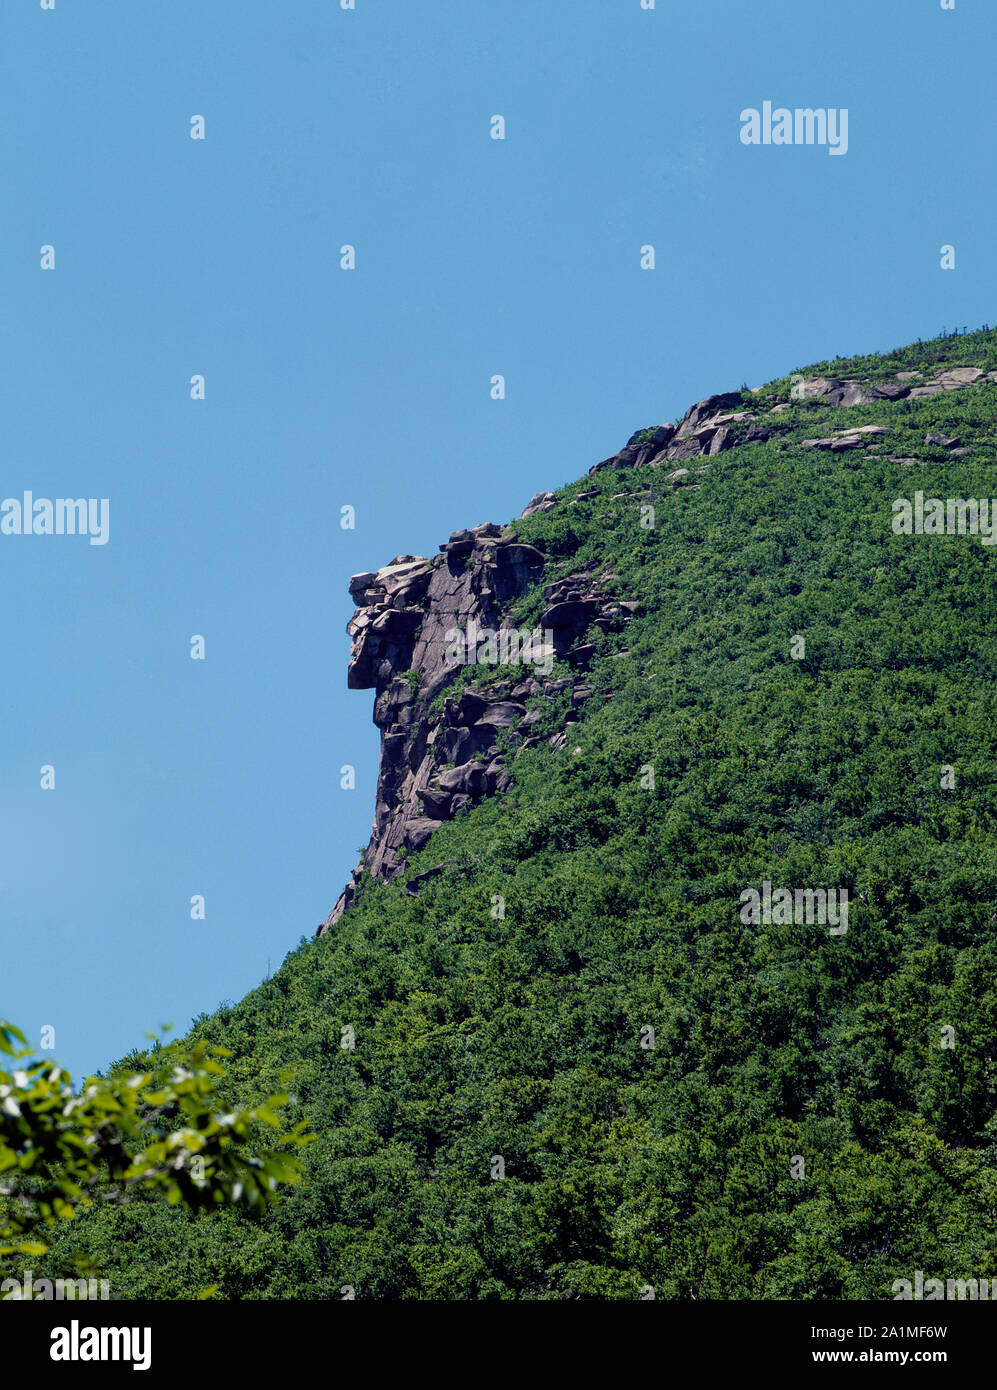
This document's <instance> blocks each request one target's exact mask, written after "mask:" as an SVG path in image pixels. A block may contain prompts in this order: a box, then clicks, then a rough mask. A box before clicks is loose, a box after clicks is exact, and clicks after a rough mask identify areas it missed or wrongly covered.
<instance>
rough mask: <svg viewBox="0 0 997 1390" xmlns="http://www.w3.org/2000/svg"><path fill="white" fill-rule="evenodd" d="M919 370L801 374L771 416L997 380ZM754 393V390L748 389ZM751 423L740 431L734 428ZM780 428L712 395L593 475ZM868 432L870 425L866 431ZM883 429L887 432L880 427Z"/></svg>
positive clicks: (737, 396) (827, 443)
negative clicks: (874, 375)
mask: <svg viewBox="0 0 997 1390" xmlns="http://www.w3.org/2000/svg"><path fill="white" fill-rule="evenodd" d="M920 375H921V374H920V373H919V372H897V373H896V376H895V379H894V380H892V381H877V382H873V381H868V380H860V381H843V380H840V379H838V378H837V377H824V376H818V377H800V378H798V379H797V380H796V381H795V382H794V385H793V387H792V391H791V397H792V399H791V400H788V401H780V402H779V403H778V404H776V405H775V406H772V407H771V408H770V409H769V410H768V411H767V412H766V414H768V415H776V416H778V415H780V414H782V412H783V411H786V410H791V409H792V407H793V405H794V404H801V403H802V404H805V403H810V404H813V405H817V406H824V407H826V408H828V409H837V408H839V407H850V406H857V405H871V404H873V403H876V402H878V403H889V402H891V401H900V400H907V399H910V400H919V399H921V398H923V397H925V396H937V395H940V394H942V392H945V391H961V390H963V389H964V388H965V387H967V386H972V385H974V384H975V383H976V382H978V381H980V380H983V379H988V380H990V381H997V372H989V373H984V372H983V371H982V370H981V368H979V367H948V368H946V369H944V370H941V371H938V372H935V374H934V375H933V376H932V377H930V378H929V379H928V380H927V381H920V380H919V378H920ZM748 394H749V395H750V394H753V393H750V392H749V393H748ZM739 425H746V426H747V429H746V430H744V431H742V432H741V433H740V434H737V433H735V431H734V430H733V429H732V426H739ZM774 428H775V426H773V425H766V424H764V423H763V422H762V421H761V419H760V418H759V414H758V412H757V411H755V410H752V409H750V408H748V407H747V406H746V405H745V393H743V392H741V391H727V392H724V393H722V394H720V395H716V396H707V398H706V399H705V400H703V401H697V402H696V404H695V405H692V406H690V407H689V409H688V410H687V411H686V413H685V414H684V415H683V417H682V419H681V420H680V421H679V422H678V424H677V425H670V424H668V425H658V426H656V427H654V428H651V429H644V430H638V431H637V432H636V433H635V434H632V435H631V436H630V438H629V439H628V440H627V442H626V444H625V445H624V446H623V448H622V449H621V450H620V451H619V453H617V454H613V455H612V456H611V457H610V458H607V459H603V460H602V462H601V463H597V464H595V465H594V466H593V467H592V468H590V469H589V474H590V475H591V474H594V473H598V472H599V471H600V470H601V469H604V468H613V469H623V468H643V467H645V466H648V465H649V466H651V467H657V466H659V465H661V464H663V463H670V462H687V461H688V460H690V459H694V458H699V457H701V456H704V455H705V456H707V457H714V456H716V455H717V454H722V453H726V452H727V451H728V450H729V449H733V448H736V447H737V445H738V444H739V443H745V444H753V443H761V442H764V441H765V440H766V439H769V438H771V436H772V433H773V429H774ZM866 432H867V433H868V432H869V431H868V429H867V430H866ZM880 432H881V433H882V432H884V431H882V430H880ZM861 434H862V431H861V430H846V431H841V432H840V433H839V434H837V435H833V436H831V437H829V438H827V439H814V440H806V441H804V442H805V444H806V445H807V446H808V447H809V448H826V449H831V450H832V451H834V452H839V451H840V450H844V449H854V448H859V447H861ZM549 496H550V494H538V496H537V497H535V498H534V499H533V502H532V503H531V504H530V507H529V508H528V509H527V511H526V512H524V513H523V515H524V516H526V515H529V514H530V513H531V512H532V511H538V510H544V511H546V510H549V508H550V505H552V504H551V503H549V502H546V501H545V504H544V505H543V506H542V507H541V506H536V505H534V504H536V503H538V502H539V501H540V499H541V497H542V498H544V499H546V498H548V497H549Z"/></svg>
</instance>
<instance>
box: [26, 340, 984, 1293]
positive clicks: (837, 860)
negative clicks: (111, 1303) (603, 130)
mask: <svg viewBox="0 0 997 1390" xmlns="http://www.w3.org/2000/svg"><path fill="white" fill-rule="evenodd" d="M964 368H975V369H978V371H977V372H972V371H965V370H963V371H961V372H960V371H959V370H958V369H964ZM943 372H944V373H947V374H948V375H946V376H944V377H943V376H940V375H939V373H943ZM995 372H997V332H990V331H984V332H981V333H974V334H968V335H960V336H958V337H951V338H942V339H937V340H934V341H932V342H929V343H925V344H918V345H916V346H913V347H909V348H906V349H904V350H902V351H900V352H896V353H893V354H890V355H889V356H888V357H882V358H875V357H867V358H862V359H860V360H855V361H852V362H849V361H843V360H841V359H838V360H835V361H833V362H827V363H824V364H822V365H821V366H820V367H819V368H814V369H811V370H809V371H805V372H802V373H800V374H798V375H797V376H796V377H786V378H783V379H781V380H779V381H777V382H773V383H772V384H771V385H769V386H767V387H765V388H762V389H761V390H759V391H757V392H752V391H750V390H747V389H746V388H745V389H744V390H743V391H739V392H734V393H728V397H725V398H724V402H725V403H721V405H720V406H719V407H718V408H717V409H715V410H713V411H712V413H711V411H710V409H707V410H705V411H700V413H699V415H698V416H697V415H694V414H690V415H689V416H688V417H687V421H686V429H685V431H684V433H683V430H681V429H679V430H678V432H677V433H675V432H674V430H672V433H671V434H669V433H668V431H666V432H665V434H663V435H662V434H659V433H657V431H658V430H659V427H658V426H650V427H649V428H648V429H646V430H641V431H638V432H637V434H635V435H634V436H633V437H632V439H631V441H630V447H629V452H627V451H626V450H625V451H621V454H620V455H618V456H616V458H615V459H614V460H607V461H606V465H605V466H602V467H599V468H597V469H596V470H594V471H593V472H592V473H587V472H586V470H587V469H588V467H589V465H590V464H591V463H592V462H593V460H572V459H567V458H566V459H564V460H563V461H562V466H563V472H564V474H565V475H568V476H570V475H575V474H578V473H583V474H584V476H583V477H582V478H581V480H580V481H577V482H572V483H570V484H568V485H567V486H565V487H563V488H561V489H560V490H558V491H556V492H555V493H553V494H552V495H551V496H549V497H548V498H547V500H545V501H543V502H542V504H540V505H538V507H537V509H535V510H532V511H531V514H530V515H527V516H524V517H523V518H521V519H519V520H517V521H515V522H514V523H512V526H511V529H507V530H506V531H505V532H504V533H503V535H504V536H505V537H506V538H508V537H509V536H514V537H515V539H516V541H517V542H519V543H521V545H522V546H523V547H527V548H528V547H533V548H534V549H535V550H536V551H537V552H539V553H540V554H541V555H542V557H543V564H544V568H543V572H542V573H540V574H539V575H538V576H537V577H536V578H535V579H531V580H530V582H529V583H528V585H527V586H526V587H525V588H524V590H523V592H522V593H520V594H519V596H517V597H514V598H510V599H508V600H501V598H500V599H498V600H496V602H497V603H498V605H499V608H500V609H501V613H502V618H503V621H504V622H506V623H507V624H510V625H514V626H515V627H517V628H519V629H524V628H534V627H536V626H541V627H542V626H543V623H542V619H543V617H544V614H545V612H546V611H547V610H548V609H549V607H550V603H551V595H550V592H548V593H547V594H545V589H548V590H549V588H550V586H551V585H552V584H554V583H558V582H560V581H563V580H565V579H568V580H573V579H574V578H575V577H576V576H577V577H578V583H579V585H580V586H581V587H582V588H585V589H586V592H587V589H588V588H591V586H592V585H593V584H597V585H598V588H599V592H600V594H604V595H608V596H609V601H612V600H613V599H617V600H619V603H618V604H617V607H619V605H620V604H623V603H624V602H625V603H626V604H627V605H629V606H628V607H627V608H626V611H625V614H624V617H625V619H626V620H625V622H623V621H621V622H619V623H614V622H613V621H610V620H606V621H604V622H602V623H601V625H593V626H591V627H590V628H589V629H588V630H587V631H584V632H581V633H579V634H577V636H576V638H574V639H573V640H576V642H577V648H576V649H575V650H576V651H577V649H581V648H585V649H590V650H585V651H583V652H582V653H581V654H580V655H578V654H575V655H572V653H567V654H566V653H564V652H562V651H558V653H557V659H556V661H555V662H554V665H553V669H552V670H551V671H550V672H549V674H548V675H546V676H542V677H541V676H538V677H537V681H536V682H535V684H537V685H538V689H537V691H536V692H535V693H526V694H523V692H522V690H521V689H520V687H519V686H517V682H519V683H520V686H521V683H522V681H523V675H524V673H523V670H522V668H520V669H518V670H517V669H514V668H512V667H510V666H506V667H499V668H484V667H480V666H479V667H476V668H473V669H472V668H468V670H467V671H465V672H463V673H461V675H460V676H459V677H458V678H457V679H456V681H455V682H454V684H453V685H452V686H451V687H448V688H447V690H446V692H445V694H441V695H440V696H439V697H438V698H437V699H436V705H435V707H434V708H435V712H436V714H439V716H440V718H444V714H443V713H441V709H440V707H441V706H442V705H443V704H444V703H445V700H447V699H451V700H453V699H457V698H458V697H459V696H460V694H461V692H462V691H465V693H466V691H469V690H471V689H474V690H477V691H483V692H484V697H485V698H486V699H487V698H496V699H505V700H507V701H508V700H510V699H511V700H512V703H513V704H516V703H517V702H518V703H519V704H521V705H522V706H523V709H524V710H525V713H522V714H520V713H519V712H518V711H514V712H513V715H512V716H510V717H509V720H508V723H507V726H506V727H505V728H502V729H501V730H500V731H499V733H498V735H497V741H498V742H497V746H499V747H500V750H501V753H502V758H501V763H502V767H503V768H504V770H505V774H506V775H504V776H502V777H501V779H500V780H499V781H498V782H497V783H496V780H495V778H493V780H492V783H490V784H488V785H487V786H486V785H484V783H482V785H481V786H480V787H478V788H477V789H476V793H475V794H474V795H471V794H470V793H467V794H460V795H459V797H458V802H454V801H453V800H452V799H450V800H447V801H446V810H445V812H444V811H441V812H440V815H441V816H443V817H444V818H442V819H440V820H439V822H438V824H437V823H436V822H435V821H434V822H433V823H432V824H433V826H434V827H435V828H431V829H429V830H426V829H424V830H423V833H422V834H420V836H419V839H420V840H422V844H421V847H420V848H417V849H416V848H412V844H413V843H417V841H416V842H413V841H411V840H410V841H408V842H406V847H405V848H403V849H402V850H399V852H398V854H397V856H396V858H395V860H394V867H393V870H392V872H393V874H394V876H393V877H391V878H390V881H386V880H385V879H383V878H379V877H378V876H377V874H375V873H373V872H366V871H364V872H363V873H361V874H358V876H357V887H356V891H355V893H352V894H351V897H350V900H349V902H348V905H347V907H346V910H345V911H342V913H341V915H339V916H338V918H337V919H336V920H333V921H331V923H330V925H329V927H328V930H326V931H325V932H324V934H323V935H321V936H320V937H318V938H317V939H313V938H312V936H311V930H312V925H313V924H312V923H299V922H280V923H275V924H274V932H275V939H280V938H281V937H282V936H283V937H284V938H285V939H287V940H289V941H293V940H297V939H298V938H299V937H300V944H299V945H298V946H297V948H296V949H295V950H293V951H292V952H291V954H290V955H289V956H288V957H287V959H286V960H285V962H284V964H283V966H282V968H281V969H280V970H279V971H278V972H277V973H276V974H275V975H274V977H273V978H272V979H270V980H268V981H267V982H266V983H264V984H262V985H261V986H260V987H259V988H258V989H256V990H254V991H253V992H252V993H251V994H250V995H248V996H247V997H246V998H245V999H244V1000H243V1001H242V1002H241V1003H239V1004H238V1005H236V1006H235V1007H230V1008H221V1009H219V1010H218V1011H217V1012H216V1013H215V1014H213V1015H211V1016H210V1017H204V1018H201V1019H198V1020H196V1021H195V1022H194V1024H193V1025H192V1034H193V1036H195V1037H197V1038H203V1039H207V1040H210V1041H213V1042H218V1043H222V1044H224V1045H225V1046H227V1047H228V1048H230V1049H231V1050H232V1052H233V1054H234V1055H233V1056H232V1058H231V1061H230V1063H229V1066H228V1071H229V1086H230V1089H231V1095H232V1098H233V1099H236V1098H237V1099H238V1100H239V1101H240V1103H243V1104H251V1103H253V1102H254V1101H256V1100H262V1099H263V1098H264V1097H266V1096H267V1095H269V1094H271V1093H272V1092H274V1091H277V1090H280V1089H281V1081H280V1077H281V1073H282V1072H284V1071H285V1070H288V1071H289V1073H290V1078H291V1080H290V1090H291V1091H292V1093H293V1096H294V1098H295V1104H294V1105H293V1106H292V1107H291V1109H292V1111H293V1119H294V1120H299V1119H304V1120H306V1121H307V1122H308V1125H309V1126H310V1128H311V1129H312V1130H313V1131H314V1132H315V1133H316V1134H317V1135H318V1139H317V1141H316V1142H315V1143H313V1144H312V1145H311V1146H310V1147H309V1148H308V1149H307V1150H306V1151H305V1152H304V1162H305V1166H306V1176H305V1180H304V1181H303V1182H302V1184H301V1185H300V1186H299V1187H297V1188H295V1189H294V1190H293V1191H292V1192H290V1193H289V1194H288V1195H286V1196H285V1197H284V1198H283V1199H282V1200H281V1202H280V1203H279V1204H278V1205H277V1207H276V1208H275V1209H274V1210H273V1211H272V1212H269V1213H266V1214H264V1215H259V1216H252V1215H245V1214H241V1213H239V1212H237V1211H233V1210H225V1211H220V1212H218V1213H212V1214H210V1215H205V1216H201V1217H197V1218H194V1217H192V1216H190V1215H188V1214H187V1213H185V1212H183V1211H180V1210H178V1209H174V1208H171V1207H169V1206H167V1205H165V1204H163V1203H161V1202H155V1201H151V1200H150V1201H145V1200H139V1201H135V1202H133V1203H131V1204H128V1205H125V1206H123V1207H118V1206H111V1205H108V1206H100V1205H98V1206H97V1207H95V1208H94V1209H92V1210H90V1211H89V1212H86V1213H84V1214H83V1215H81V1216H80V1217H79V1218H78V1219H77V1220H76V1221H74V1222H71V1223H68V1224H67V1225H66V1228H65V1231H64V1234H63V1235H62V1236H61V1238H60V1240H59V1241H58V1242H57V1243H56V1245H55V1246H54V1248H53V1251H52V1253H51V1254H50V1256H49V1257H48V1258H47V1260H45V1261H39V1262H38V1263H39V1272H44V1271H42V1269H41V1266H42V1265H43V1264H44V1265H45V1266H46V1267H47V1268H48V1269H50V1270H52V1271H56V1270H58V1271H60V1272H61V1271H65V1270H66V1269H68V1268H70V1267H71V1266H72V1263H73V1261H74V1260H75V1259H76V1257H77V1256H79V1255H86V1256H87V1257H88V1258H89V1259H90V1260H91V1261H92V1262H93V1263H94V1264H95V1265H96V1266H97V1267H98V1268H99V1269H100V1271H101V1272H102V1274H103V1275H104V1276H105V1277H107V1278H109V1279H110V1280H111V1283H112V1287H113V1288H114V1290H115V1292H116V1294H117V1295H118V1296H121V1297H155V1298H189V1297H196V1296H197V1294H198V1292H199V1291H200V1290H201V1289H203V1288H205V1287H208V1286H212V1285H216V1286H217V1287H218V1291H219V1295H220V1296H221V1297H225V1298H232V1299H243V1298H260V1299H263V1298H269V1299H273V1298H301V1299H322V1298H341V1297H344V1296H345V1295H344V1292H343V1291H344V1290H347V1291H349V1290H352V1291H353V1292H354V1294H355V1297H356V1298H358V1299H400V1298H416V1299H486V1298H518V1299H562V1298H579V1297H581V1298H590V1299H591V1298H596V1299H638V1298H641V1297H642V1296H643V1297H647V1296H648V1290H649V1289H653V1291H654V1296H655V1297H657V1298H659V1299H693V1298H694V1299H730V1298H744V1299H845V1298H862V1299H889V1298H892V1297H893V1293H892V1291H891V1285H892V1283H893V1281H894V1280H896V1279H901V1278H906V1279H913V1277H914V1272H915V1271H916V1270H922V1271H924V1272H925V1273H926V1274H927V1275H939V1276H941V1275H949V1276H958V1277H960V1278H969V1277H973V1276H980V1277H983V1276H995V1275H997V1248H995V1238H997V1216H995V1209H997V1120H995V1087H997V983H995V982H997V807H995V797H994V771H995V765H997V719H995V710H994V689H995V682H997V580H995V565H997V546H994V547H992V546H990V545H988V544H985V543H984V540H985V537H981V536H980V535H979V534H946V533H940V534H931V533H923V534H905V533H903V531H900V532H899V533H898V531H897V529H895V526H894V518H895V515H896V514H897V513H896V510H895V509H894V502H895V501H897V500H898V499H909V500H910V502H911V507H912V508H913V507H914V497H915V492H921V493H922V494H923V497H924V498H925V499H930V498H933V497H934V498H939V499H943V500H944V499H950V498H953V499H986V500H987V502H988V505H989V499H990V497H991V495H994V496H997V485H995V484H997V473H995V468H994V463H995V460H997V380H994V379H992V378H991V376H990V375H989V374H991V373H995ZM898 373H899V374H902V375H900V376H898V375H897V374H898ZM815 382H816V383H817V384H814V383H815ZM859 382H861V383H865V385H864V386H862V387H861V388H859V387H857V386H856V385H855V383H859ZM850 383H851V384H852V389H851V390H850V391H849V389H848V388H849V384H850ZM898 383H899V385H898ZM877 385H878V386H880V387H882V388H883V392H882V393H881V394H877V393H876V392H875V391H874V390H873V389H872V388H873V387H875V386H877ZM936 386H937V387H938V389H937V390H935V389H934V388H935V387H936ZM732 396H736V397H737V400H732V399H730V397H732ZM717 399H718V400H719V398H717ZM852 400H854V401H855V402H856V403H854V404H848V403H839V402H842V401H844V402H847V401H852ZM701 404H706V405H708V404H709V403H701ZM738 417H742V418H738ZM703 421H705V422H706V426H705V427H704V425H703ZM718 421H719V423H717V422H718ZM633 423H634V424H637V423H639V422H633ZM870 427H872V428H870ZM695 430H699V431H700V434H699V435H696V434H695ZM711 431H712V433H711ZM721 431H723V433H721ZM694 439H695V440H698V443H699V444H701V445H702V448H694V447H692V444H691V442H690V441H692V440H694ZM656 441H657V442H656ZM658 444H663V445H664V447H663V448H662V449H661V450H660V451H659V453H658V455H657V456H656V457H648V454H649V453H650V454H653V451H654V449H655V448H656V447H657V445H658ZM687 444H688V445H689V447H686V445H687ZM645 446H648V447H645ZM546 481H549V480H544V479H539V478H538V484H540V483H544V482H546ZM451 520H452V523H453V524H454V525H457V524H458V523H459V522H460V521H462V520H463V519H462V518H456V517H455V518H452V519H451ZM458 543H462V542H458ZM524 553H525V551H524ZM373 558H375V557H372V559H373ZM373 573H374V572H373V571H372V574H373ZM347 578H348V577H347V576H345V575H344V576H343V582H344V584H345V583H346V581H347ZM562 589H563V585H562ZM379 592H380V591H379ZM564 592H568V590H566V589H564ZM610 606H612V603H610ZM580 674H582V675H583V676H584V685H583V687H582V688H581V693H579V675H580ZM407 677H408V673H406V678H407ZM344 679H345V663H344ZM372 679H373V678H372ZM418 683H419V671H418V669H415V670H414V671H413V673H412V678H411V681H410V684H411V686H412V689H413V693H416V690H417V687H418ZM517 689H518V690H519V694H518V695H516V696H515V697H511V696H510V692H511V691H514V690H517ZM356 698H357V699H358V700H366V699H369V698H370V697H369V696H367V695H363V694H358V695H357V696H356ZM427 708H428V706H427ZM448 708H450V709H451V711H452V710H453V708H454V706H453V705H451V706H449V707H448ZM434 717H435V715H434ZM454 717H456V716H454ZM527 731H528V739H527V737H526V736H525V735H526V734H527ZM524 745H528V746H524ZM469 756H470V757H472V758H473V756H474V755H473V754H471V755H469ZM479 756H480V755H479ZM439 766H440V769H442V770H443V771H446V770H447V767H446V764H445V760H444V761H441V762H440V765H439ZM464 784H467V785H470V784H469V783H468V782H467V779H466V778H465V783H464ZM464 784H462V785H464ZM444 785H446V781H445V779H444ZM426 836H428V838H426ZM378 862H380V861H378ZM440 866H442V867H440ZM429 870H435V871H436V872H434V873H433V874H429V873H428V872H427V871H429ZM417 879H418V882H415V880H417ZM766 883H767V884H770V885H772V891H773V892H775V891H776V889H778V888H780V887H784V888H788V889H789V890H790V891H791V892H795V891H796V890H815V889H830V888H834V889H837V890H839V891H846V892H847V895H848V913H847V930H846V931H844V932H840V933H838V934H835V933H834V932H832V931H831V930H830V929H829V926H828V924H826V923H821V922H819V921H810V922H807V921H802V922H801V921H798V920H796V919H792V920H789V921H785V920H773V921H769V922H765V921H757V922H756V921H752V920H745V917H746V915H747V914H745V913H744V911H743V910H742V903H743V894H744V893H745V890H749V889H755V890H757V891H758V892H759V893H761V892H762V890H763V885H765V884H766ZM337 888H338V885H336V884H330V900H331V898H332V896H334V894H335V892H336V891H337ZM325 906H326V905H325V904H318V905H317V908H321V909H324V908H325ZM771 915H772V916H773V917H776V916H777V915H778V914H775V913H773V914H771ZM306 933H307V934H306ZM191 969H192V970H196V969H197V962H196V961H191ZM140 1056H141V1054H139V1053H136V1054H134V1055H133V1056H132V1057H130V1058H128V1059H125V1060H126V1061H127V1062H128V1063H129V1064H132V1063H134V1062H136V1061H137V1060H140Z"/></svg>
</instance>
